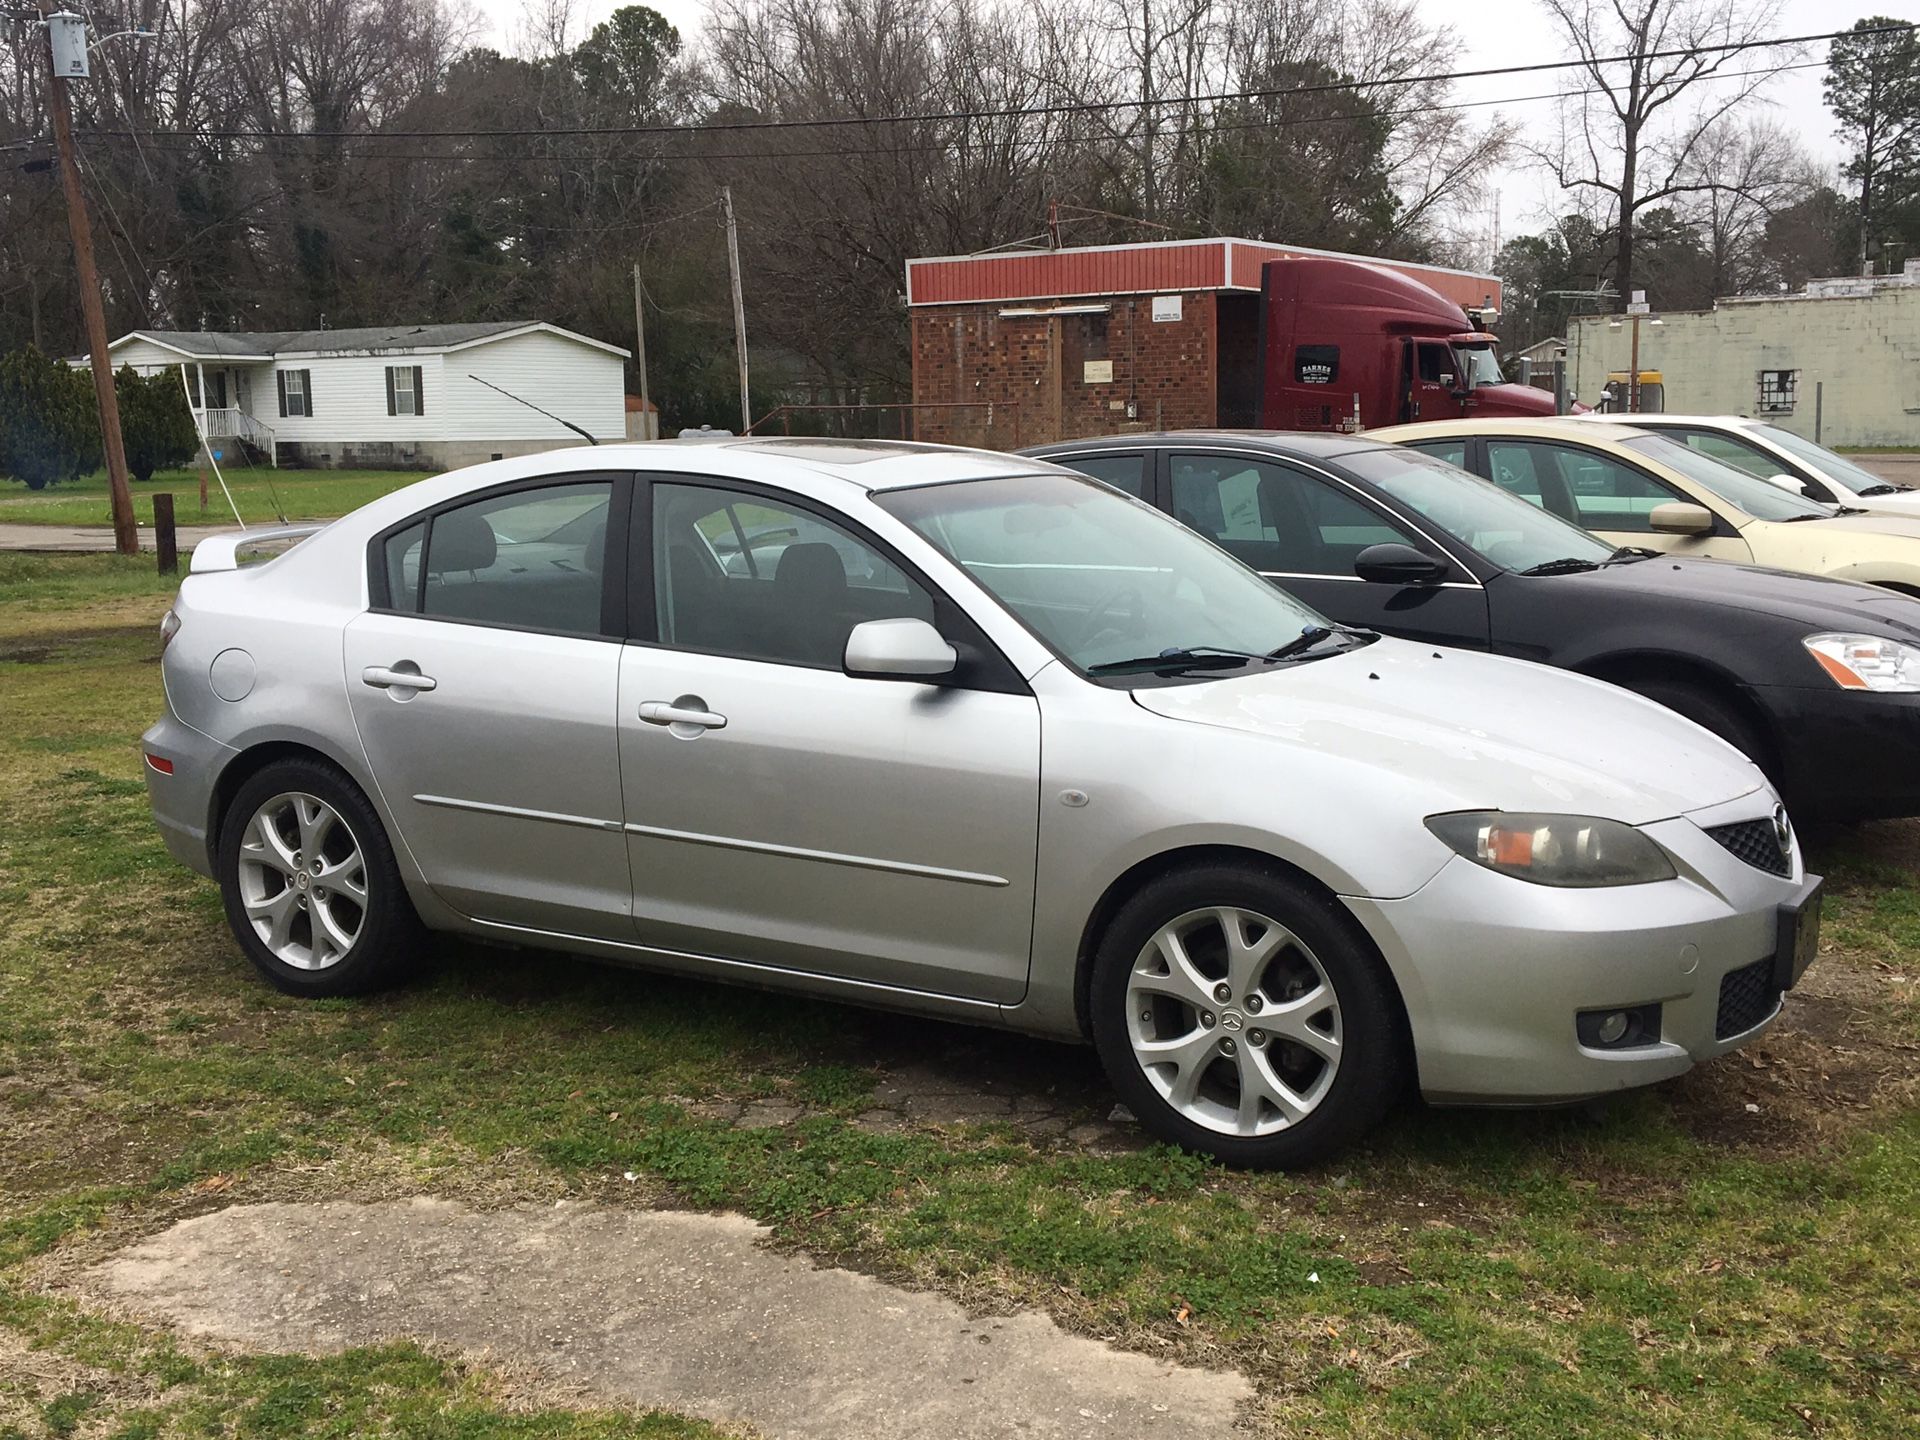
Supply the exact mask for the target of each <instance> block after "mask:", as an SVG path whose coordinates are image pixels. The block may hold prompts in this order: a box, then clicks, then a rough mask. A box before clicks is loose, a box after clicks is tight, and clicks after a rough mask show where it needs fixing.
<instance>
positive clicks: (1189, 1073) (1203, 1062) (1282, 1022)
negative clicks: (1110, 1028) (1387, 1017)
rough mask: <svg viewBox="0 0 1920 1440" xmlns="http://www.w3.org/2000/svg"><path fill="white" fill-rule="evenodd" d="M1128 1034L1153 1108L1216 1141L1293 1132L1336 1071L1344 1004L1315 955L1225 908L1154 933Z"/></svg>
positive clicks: (1133, 991)
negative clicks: (1155, 1098) (1154, 1097)
mask: <svg viewBox="0 0 1920 1440" xmlns="http://www.w3.org/2000/svg"><path fill="white" fill-rule="evenodd" d="M1127 1032H1128V1038H1129V1040H1130V1041H1131V1043H1132V1046H1133V1054H1134V1058H1135V1059H1136V1060H1137V1061H1138V1062H1139V1065H1140V1068H1141V1071H1142V1072H1143V1073H1144V1074H1145V1075H1146V1077H1147V1080H1148V1083H1150V1084H1151V1085H1152V1086H1153V1088H1154V1089H1155V1091H1157V1092H1158V1093H1159V1095H1160V1097H1161V1098H1162V1099H1163V1100H1165V1101H1166V1102H1167V1104H1168V1105H1170V1106H1172V1107H1173V1109H1174V1110H1175V1111H1177V1112H1178V1113H1179V1114H1180V1115H1182V1116H1183V1117H1185V1118H1186V1119H1187V1120H1189V1121H1191V1122H1192V1123H1194V1124H1196V1125H1200V1126H1204V1127H1205V1128H1206V1129H1208V1130H1212V1131H1215V1132H1217V1133H1220V1134H1224V1135H1237V1136H1261V1135H1270V1134H1273V1133H1274V1132H1275V1131H1279V1130H1285V1129H1287V1128H1288V1127H1290V1126H1293V1125H1297V1124H1299V1123H1300V1122H1301V1121H1302V1120H1304V1119H1305V1118H1306V1117H1307V1116H1308V1115H1310V1114H1312V1113H1313V1111H1314V1109H1315V1108H1316V1107H1318V1105H1319V1104H1320V1102H1321V1101H1322V1100H1323V1099H1324V1098H1325V1097H1326V1094H1327V1091H1328V1088H1329V1087H1330V1086H1331V1085H1332V1084H1333V1077H1334V1075H1335V1073H1336V1072H1337V1071H1338V1070H1339V1068H1340V1056H1341V1046H1342V1030H1341V1024H1340V1002H1339V998H1338V997H1337V996H1336V995H1335V993H1334V989H1333V985H1332V983H1331V982H1330V981H1329V980H1328V979H1327V973H1326V971H1325V969H1323V968H1322V966H1321V964H1320V962H1319V960H1318V959H1317V958H1315V956H1314V953H1313V951H1312V950H1311V949H1309V948H1308V947H1307V946H1306V945H1305V944H1304V943H1303V942H1302V941H1301V940H1300V938H1299V937H1298V936H1297V935H1295V934H1294V933H1293V932H1292V931H1290V930H1288V929H1287V928H1286V927H1285V926H1283V925H1281V924H1279V923H1278V922H1276V921H1274V920H1272V919H1270V918H1268V917H1267V916H1265V915H1261V914H1258V913H1256V912H1254V911H1251V910H1246V909H1240V908H1236V907H1231V906H1221V907H1216V908H1212V909H1206V910H1192V911H1189V912H1187V913H1186V914H1184V915H1181V916H1180V917H1179V918H1177V919H1175V920H1172V921H1169V922H1168V923H1167V924H1165V925H1163V926H1161V927H1160V929H1159V930H1157V931H1155V932H1154V934H1153V937H1152V938H1151V939H1149V940H1148V941H1147V943H1146V945H1145V946H1144V947H1143V948H1142V950H1141V951H1140V954H1139V956H1138V957H1137V958H1136V959H1135V961H1134V964H1133V968H1132V970H1131V972H1130V973H1129V975H1128V977H1127Z"/></svg>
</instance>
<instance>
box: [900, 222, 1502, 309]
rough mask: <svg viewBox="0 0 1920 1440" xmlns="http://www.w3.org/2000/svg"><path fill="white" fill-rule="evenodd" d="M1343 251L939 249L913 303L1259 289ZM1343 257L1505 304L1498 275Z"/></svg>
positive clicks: (911, 269)
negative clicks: (1303, 260) (1277, 272)
mask: <svg viewBox="0 0 1920 1440" xmlns="http://www.w3.org/2000/svg"><path fill="white" fill-rule="evenodd" d="M1336 253H1337V252H1334V251H1330V250H1314V249H1309V248H1306V247H1304V246H1287V245H1269V244H1266V243H1264V242H1261V241H1255V240H1230V239H1218V240H1165V241H1151V242H1148V243H1145V244H1140V245H1092V246H1081V247H1078V248H1074V249H1066V250H1037V251H1016V252H1012V253H1009V254H1001V255H952V256H939V257H931V258H928V259H920V260H909V261H908V262H907V303H908V304H909V305H983V304H996V303H998V304H1010V303H1017V302H1020V301H1031V300H1064V299H1069V298H1075V297H1083V296H1090V295H1149V294H1155V293H1163V292H1164V293H1171V292H1174V291H1187V292H1192V291H1196V290H1258V289H1259V288H1260V267H1261V266H1262V265H1264V264H1265V263H1266V262H1267V261H1269V260H1278V259H1282V258H1284V257H1287V256H1297V255H1336ZM1337 258H1339V259H1342V260H1358V261H1361V262H1363V263H1365V264H1369V265H1379V266H1381V267H1382V268H1384V269H1388V270H1396V271H1398V272H1399V273H1401V274H1402V275H1407V276H1411V277H1412V278H1413V279H1415V280H1418V281H1420V282H1421V283H1422V284H1424V285H1428V286H1431V287H1432V288H1433V289H1434V290H1436V291H1438V292H1439V293H1440V294H1441V295H1444V296H1445V297H1446V298H1447V299H1449V300H1451V301H1453V302H1454V303H1455V304H1456V305H1460V306H1462V307H1465V306H1478V305H1482V304H1484V303H1486V301H1487V299H1488V298H1489V297H1491V298H1492V300H1493V303H1494V305H1495V306H1496V307H1497V306H1498V305H1500V303H1501V294H1500V280H1499V277H1498V276H1494V275H1483V274H1479V273H1476V272H1473V271H1467V270H1449V269H1446V268H1445V267H1443V266H1438V265H1415V264H1412V263H1410V262H1406V261H1398V260H1376V259H1373V258H1371V257H1369V256H1366V255H1337Z"/></svg>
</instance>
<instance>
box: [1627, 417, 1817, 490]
mask: <svg viewBox="0 0 1920 1440" xmlns="http://www.w3.org/2000/svg"><path fill="white" fill-rule="evenodd" d="M1657 433H1659V434H1661V435H1668V436H1671V437H1672V438H1673V439H1675V440H1678V441H1680V442H1681V443H1682V444H1684V445H1685V446H1686V447H1687V448H1688V449H1689V450H1697V451H1699V452H1700V453H1701V454H1702V455H1706V456H1708V457H1710V458H1712V459H1714V460H1718V461H1719V462H1720V463H1721V464H1722V465H1731V466H1733V467H1734V468H1735V469H1737V470H1744V471H1746V472H1747V474H1749V475H1757V476H1759V477H1760V478H1761V479H1762V480H1764V479H1766V478H1767V476H1769V475H1778V474H1780V472H1781V471H1782V470H1784V469H1785V468H1786V467H1785V466H1784V465H1782V464H1781V463H1780V462H1779V461H1778V460H1775V459H1773V458H1772V457H1771V456H1769V455H1768V454H1767V453H1766V451H1764V450H1762V449H1761V448H1760V447H1759V446H1757V445H1749V444H1747V443H1745V442H1744V441H1741V440H1735V439H1734V438H1732V437H1731V436H1728V435H1720V434H1716V433H1714V432H1712V431H1708V430H1681V429H1678V428H1676V427H1674V426H1668V425H1663V426H1661V427H1660V429H1659V431H1658V432H1657Z"/></svg>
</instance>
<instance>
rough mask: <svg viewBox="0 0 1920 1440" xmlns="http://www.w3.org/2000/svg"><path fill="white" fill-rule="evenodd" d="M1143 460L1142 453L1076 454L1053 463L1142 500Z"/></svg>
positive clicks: (1145, 495) (1144, 467)
mask: <svg viewBox="0 0 1920 1440" xmlns="http://www.w3.org/2000/svg"><path fill="white" fill-rule="evenodd" d="M1145 461H1146V457H1145V456H1142V455H1076V456H1074V457H1073V458H1072V459H1070V460H1068V459H1057V460H1055V461H1054V464H1056V465H1064V466H1066V467H1067V468H1068V469H1069V470H1078V471H1079V472H1080V473H1081V474H1082V475H1091V476H1092V477H1093V478H1094V479H1096V480H1099V481H1101V482H1103V483H1105V484H1108V485H1111V486H1113V488H1114V489H1116V490H1120V491H1124V492H1125V493H1126V494H1128V495H1131V496H1133V497H1134V498H1135V499H1136V500H1144V499H1146V497H1147V485H1146V478H1145V476H1146V464H1145Z"/></svg>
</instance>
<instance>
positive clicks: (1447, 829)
mask: <svg viewBox="0 0 1920 1440" xmlns="http://www.w3.org/2000/svg"><path fill="white" fill-rule="evenodd" d="M1427 829H1429V830H1431V831H1432V832H1433V833H1434V834H1435V835H1437V836H1438V837H1439V838H1440V839H1441V840H1443V841H1445V842H1446V843H1447V844H1448V845H1449V846H1451V847H1452V848H1453V849H1454V850H1455V851H1457V852H1458V853H1460V854H1462V855H1464V856H1466V857H1467V859H1469V860H1471V861H1473V863H1474V864H1476V865H1484V866H1486V867H1487V869H1489V870H1497V871H1499V872H1500V873H1501V874H1502V875H1511V876H1513V877H1514V878H1515V879H1516V880H1528V881H1531V882H1532V883H1533V884H1535V885H1554V886H1558V887H1560V888H1562V889H1569V890H1584V889H1592V888H1596V887H1598V886H1602V885H1645V884H1648V883H1650V882H1652V881H1655V880H1671V879H1673V877H1674V875H1675V873H1676V872H1675V870H1674V868H1673V862H1672V861H1671V860H1669V859H1668V858H1667V852H1666V851H1664V850H1662V849H1661V848H1660V847H1659V846H1658V845H1657V844H1655V843H1654V842H1653V841H1652V840H1649V839H1648V838H1647V837H1646V836H1645V835H1644V834H1642V833H1641V832H1640V831H1638V830H1636V829H1635V828H1634V827H1633V826H1631V825H1627V824H1623V823H1622V822H1621V821H1618V820H1606V819H1602V818H1601V817H1600V816H1598V815H1538V814H1527V813H1524V812H1509V811H1505V810H1459V811H1455V812H1453V813H1452V814H1448V815H1429V816H1428V817H1427Z"/></svg>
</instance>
